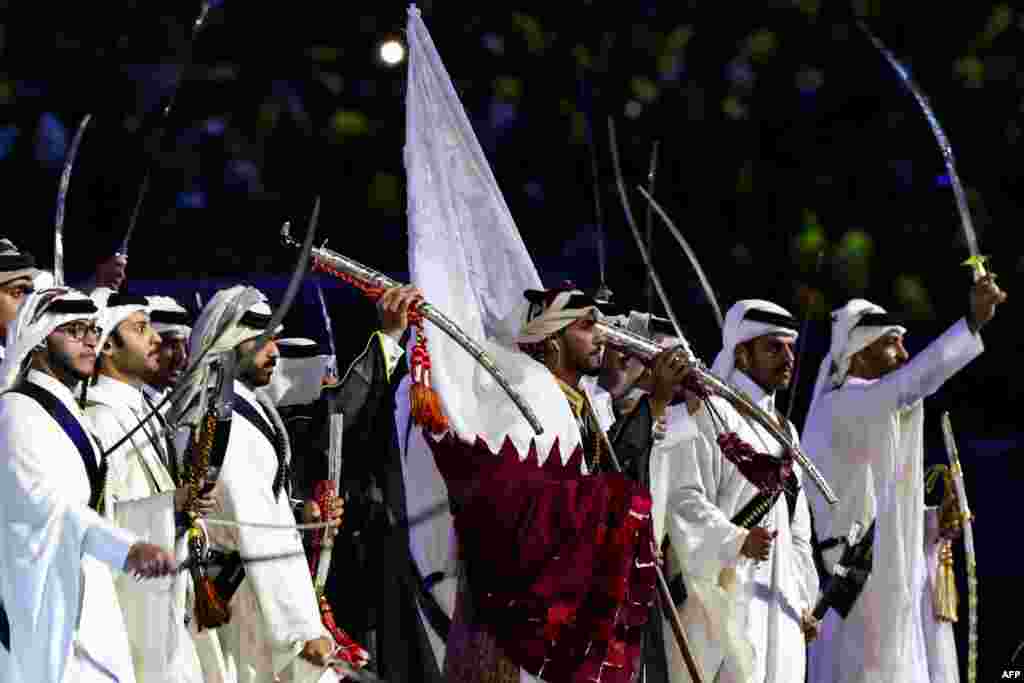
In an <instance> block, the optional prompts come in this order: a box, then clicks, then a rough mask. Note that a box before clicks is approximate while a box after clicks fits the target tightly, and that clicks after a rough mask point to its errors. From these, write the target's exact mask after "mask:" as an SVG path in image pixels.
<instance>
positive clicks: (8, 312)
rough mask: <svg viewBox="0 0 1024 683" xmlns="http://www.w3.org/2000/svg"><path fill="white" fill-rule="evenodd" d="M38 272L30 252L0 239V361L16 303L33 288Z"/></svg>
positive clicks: (16, 309) (16, 308) (2, 357)
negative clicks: (25, 251)
mask: <svg viewBox="0 0 1024 683" xmlns="http://www.w3.org/2000/svg"><path fill="white" fill-rule="evenodd" d="M38 273H39V270H37V269H36V267H35V259H34V258H33V257H32V254H23V253H22V252H20V251H18V248H17V247H15V246H14V244H13V243H12V242H11V241H10V240H7V239H2V240H0V361H3V359H4V339H5V336H6V334H7V325H8V324H9V323H10V322H11V321H12V320H14V316H15V315H16V314H17V312H18V305H19V304H21V302H22V301H23V300H24V299H25V297H26V296H28V295H29V294H31V293H32V292H33V291H34V290H35V289H36V287H35V284H34V282H33V281H34V279H35V278H36V275H37V274H38Z"/></svg>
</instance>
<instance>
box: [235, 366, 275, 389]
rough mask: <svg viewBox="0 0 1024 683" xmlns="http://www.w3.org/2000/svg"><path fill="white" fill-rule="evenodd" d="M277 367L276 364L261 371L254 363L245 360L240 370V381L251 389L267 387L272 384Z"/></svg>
mask: <svg viewBox="0 0 1024 683" xmlns="http://www.w3.org/2000/svg"><path fill="white" fill-rule="evenodd" d="M276 365H277V364H276V363H274V364H272V365H271V366H270V367H269V368H267V369H260V368H258V367H256V365H254V364H253V363H252V361H246V360H243V361H242V364H241V366H240V367H239V368H238V379H239V380H241V382H242V384H244V385H246V386H247V387H250V388H257V387H265V386H267V385H268V384H270V380H271V379H272V378H273V376H274V368H275V367H276Z"/></svg>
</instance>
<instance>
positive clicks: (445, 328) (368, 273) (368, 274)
mask: <svg viewBox="0 0 1024 683" xmlns="http://www.w3.org/2000/svg"><path fill="white" fill-rule="evenodd" d="M281 240H282V241H283V242H284V243H285V244H286V245H289V246H294V245H295V244H296V242H295V240H293V239H292V237H291V234H290V233H289V231H288V225H287V224H285V227H284V228H282V230H281ZM313 255H314V257H315V258H316V260H317V262H318V263H320V264H323V265H327V266H329V269H328V272H331V271H332V270H333V271H337V272H338V273H340V274H342V275H344V276H346V277H350V278H352V280H355V281H357V282H360V283H363V284H365V285H368V286H370V287H380V288H382V289H393V288H394V287H399V286H401V285H400V283H398V282H396V281H395V280H392V279H391V278H389V277H388V276H387V275H385V274H384V273H381V272H379V271H376V270H374V269H373V268H370V267H368V266H364V265H363V264H362V263H359V262H358V261H355V260H353V259H350V258H348V257H347V256H342V255H341V254H339V253H338V252H336V251H332V250H330V249H328V248H327V247H317V248H316V249H314V250H313ZM350 282H351V281H350ZM411 306H412V307H414V308H415V309H416V311H417V312H419V314H420V315H422V316H423V317H424V318H426V319H427V320H429V321H430V322H432V323H434V324H435V325H436V326H437V328H438V329H439V330H441V331H442V332H444V333H445V334H446V335H448V336H449V337H451V339H452V340H453V341H454V342H455V343H456V344H458V345H459V346H461V347H462V348H463V350H465V351H466V353H468V354H469V355H470V357H471V358H473V360H475V361H476V362H477V363H479V364H480V365H481V366H482V367H483V369H484V370H486V371H487V373H488V374H489V375H490V376H491V377H493V378H494V381H495V382H497V383H498V386H500V387H501V388H502V389H503V390H504V391H505V394H506V395H507V396H508V397H509V399H510V400H511V401H512V402H513V403H514V404H515V406H516V408H518V409H519V412H520V413H521V414H522V416H523V418H524V419H525V420H526V421H527V422H528V423H529V424H530V427H531V428H533V431H534V433H535V434H538V435H540V434H543V433H544V427H543V426H542V425H541V423H540V420H539V419H538V418H537V414H536V413H535V412H534V411H533V408H531V407H530V405H529V404H528V403H527V402H526V399H524V398H523V396H522V394H520V393H519V391H518V390H517V389H516V388H515V387H514V386H512V384H511V383H510V382H509V380H508V378H507V377H506V376H505V373H504V372H502V370H501V368H499V367H498V366H497V365H496V364H495V362H494V360H492V359H491V356H490V354H488V353H487V352H486V351H485V350H484V348H483V347H482V346H480V344H479V343H477V342H476V341H475V340H473V339H472V338H471V337H469V335H467V334H466V333H465V332H463V331H462V329H461V328H460V327H459V326H458V325H457V324H455V321H454V320H452V319H451V318H449V317H448V316H446V315H445V314H444V313H442V312H441V311H439V310H437V308H435V307H434V306H433V304H431V303H429V302H427V301H423V300H422V299H420V300H417V301H416V302H414V303H413V304H412V305H411Z"/></svg>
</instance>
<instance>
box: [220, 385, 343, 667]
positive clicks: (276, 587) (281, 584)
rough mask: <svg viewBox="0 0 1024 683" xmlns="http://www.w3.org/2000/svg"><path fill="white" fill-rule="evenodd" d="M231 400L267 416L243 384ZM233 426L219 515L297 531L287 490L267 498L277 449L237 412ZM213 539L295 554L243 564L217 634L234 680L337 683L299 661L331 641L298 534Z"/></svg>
mask: <svg viewBox="0 0 1024 683" xmlns="http://www.w3.org/2000/svg"><path fill="white" fill-rule="evenodd" d="M235 393H236V394H237V396H238V397H240V398H242V399H243V400H246V401H248V402H249V403H250V404H252V405H253V406H254V407H255V409H256V411H257V413H261V414H263V415H265V416H266V415H267V413H266V411H264V408H263V406H261V405H260V404H259V402H257V400H256V397H255V396H254V394H253V392H252V391H250V390H249V389H248V388H247V387H245V386H244V385H243V384H242V383H241V382H238V381H236V382H235ZM273 418H276V420H275V419H273ZM231 421H232V425H231V436H230V438H229V440H228V445H227V450H226V452H225V455H224V464H223V466H222V468H221V470H220V475H219V478H218V480H217V485H216V487H215V488H214V496H215V497H216V498H217V499H218V503H219V505H220V509H221V510H222V514H219V515H217V516H219V517H221V518H223V519H228V520H233V521H242V522H251V523H260V524H280V525H294V524H295V516H294V514H293V513H292V508H291V505H290V503H289V499H288V496H287V494H286V490H284V489H282V491H281V493H280V494H279V495H278V496H277V498H276V499H275V498H274V497H273V494H272V492H271V486H272V484H273V481H274V475H275V473H276V472H277V455H276V453H275V451H274V447H273V446H272V445H271V443H270V442H269V441H268V440H267V438H266V437H265V436H263V433H262V432H260V431H259V430H258V429H257V428H256V427H254V426H253V425H252V424H250V423H249V421H248V420H246V419H245V418H244V417H242V416H241V415H239V414H238V413H235V414H234V416H233V417H232V420H231ZM267 421H268V422H269V423H270V424H272V425H273V424H275V422H276V423H278V425H280V417H278V416H276V415H275V416H268V417H267ZM210 535H211V538H212V540H213V543H214V544H216V545H220V546H225V547H227V548H228V549H234V548H237V549H238V550H239V552H241V554H242V555H243V556H245V557H261V556H267V555H279V554H284V553H294V556H292V557H288V558H280V559H274V560H271V561H265V562H251V563H248V564H247V565H246V566H245V579H244V580H243V581H242V584H241V586H239V588H238V591H237V592H236V593H235V596H234V598H233V599H232V601H231V612H232V616H231V621H230V622H228V623H227V624H226V625H224V626H222V627H220V628H219V629H217V631H218V635H219V638H220V642H221V648H222V650H223V652H224V657H225V659H226V661H227V665H228V669H229V671H230V672H234V673H235V674H236V675H237V680H238V683H267V682H268V681H272V680H273V677H274V675H275V674H276V675H278V676H279V677H280V680H281V681H282V683H312V682H314V681H336V680H337V676H336V674H335V673H334V672H333V670H328V671H324V670H323V669H322V668H317V667H314V666H313V665H311V664H309V663H308V662H306V661H305V660H304V659H302V658H301V657H299V656H298V655H299V653H300V652H301V651H302V649H303V647H304V646H305V644H306V642H307V641H309V640H315V639H317V638H321V637H325V638H330V635H329V634H328V632H327V630H326V629H325V628H324V626H323V624H322V623H321V620H320V608H319V606H318V604H317V598H316V593H315V592H314V590H313V579H312V577H311V576H310V572H309V566H308V565H307V563H306V557H305V553H304V550H303V547H302V539H301V538H300V537H299V532H296V531H280V530H271V529H259V528H252V527H242V528H240V529H239V528H224V527H211V528H210Z"/></svg>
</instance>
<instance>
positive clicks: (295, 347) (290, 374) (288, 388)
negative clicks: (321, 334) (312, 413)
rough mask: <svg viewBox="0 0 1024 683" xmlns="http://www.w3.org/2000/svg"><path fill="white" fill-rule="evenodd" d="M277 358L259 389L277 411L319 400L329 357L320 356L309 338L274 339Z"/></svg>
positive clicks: (318, 348)
mask: <svg viewBox="0 0 1024 683" xmlns="http://www.w3.org/2000/svg"><path fill="white" fill-rule="evenodd" d="M277 349H278V351H280V353H281V355H280V356H279V357H278V360H277V367H276V368H275V369H274V374H273V375H272V376H271V378H270V384H268V385H267V386H265V387H261V388H260V391H262V392H263V393H265V394H266V395H267V396H268V397H269V398H270V400H271V401H272V402H273V403H274V405H276V406H277V407H278V408H284V407H286V406H294V405H306V404H309V403H313V402H314V401H316V400H317V399H318V398H320V393H321V391H323V386H324V384H323V382H324V375H325V374H326V373H327V364H328V363H329V362H330V360H331V356H330V354H327V353H324V352H323V350H322V349H321V348H320V345H319V344H317V343H316V342H315V341H313V340H312V339H306V338H304V337H291V338H286V339H278V340H277Z"/></svg>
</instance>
